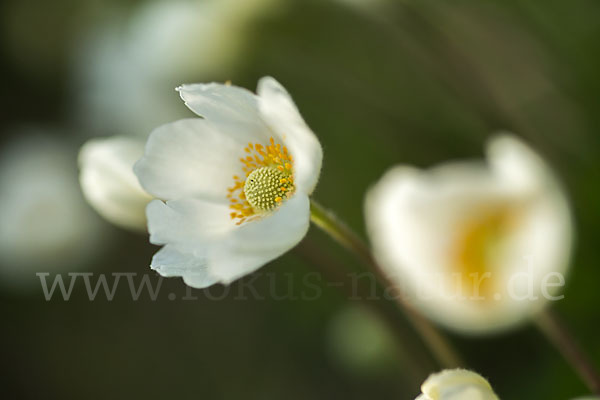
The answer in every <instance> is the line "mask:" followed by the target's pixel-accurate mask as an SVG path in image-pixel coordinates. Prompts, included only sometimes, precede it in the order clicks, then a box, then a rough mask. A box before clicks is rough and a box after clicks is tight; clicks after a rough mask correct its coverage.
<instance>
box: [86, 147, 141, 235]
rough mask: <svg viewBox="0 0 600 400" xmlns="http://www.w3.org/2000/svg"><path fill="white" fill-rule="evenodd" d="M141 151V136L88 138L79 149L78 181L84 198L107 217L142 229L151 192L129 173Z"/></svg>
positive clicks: (109, 219)
mask: <svg viewBox="0 0 600 400" xmlns="http://www.w3.org/2000/svg"><path fill="white" fill-rule="evenodd" d="M143 154H144V142H143V141H142V140H141V139H134V138H129V137H123V136H114V137H110V138H102V139H92V140H90V141H88V142H87V143H86V144H85V145H84V146H83V147H82V148H81V150H80V152H79V169H80V174H79V181H80V183H81V188H82V190H83V194H84V195H85V198H86V199H87V201H88V202H89V203H90V204H91V205H92V206H93V207H94V209H96V211H98V213H99V214H100V215H102V216H103V217H104V218H106V219H107V220H108V221H110V222H112V223H113V224H115V225H118V226H121V227H123V228H127V229H132V230H143V231H146V211H145V210H146V205H147V204H148V203H149V202H150V200H152V196H150V195H149V194H148V193H146V192H145V191H144V190H143V189H142V187H141V186H140V184H139V182H138V179H137V177H136V176H135V175H134V173H133V164H135V162H136V161H137V160H139V159H140V158H141V157H142V155H143Z"/></svg>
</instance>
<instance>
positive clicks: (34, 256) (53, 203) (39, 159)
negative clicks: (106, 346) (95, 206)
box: [0, 132, 103, 289]
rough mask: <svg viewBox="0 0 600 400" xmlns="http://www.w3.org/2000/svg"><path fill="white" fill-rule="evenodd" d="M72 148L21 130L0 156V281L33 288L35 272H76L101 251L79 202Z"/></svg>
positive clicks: (94, 225)
mask: <svg viewBox="0 0 600 400" xmlns="http://www.w3.org/2000/svg"><path fill="white" fill-rule="evenodd" d="M75 166H76V152H75V149H74V148H71V147H70V146H67V145H65V144H64V143H62V142H60V141H57V140H54V139H52V138H51V137H50V136H48V135H44V136H43V135H41V134H38V133H34V134H31V135H30V134H29V133H28V132H24V133H22V134H21V135H20V137H19V139H18V140H16V141H14V142H11V143H9V144H8V146H6V147H4V149H3V151H2V153H1V154H0V212H1V214H2V215H1V216H0V221H1V222H0V275H1V276H2V279H0V281H1V282H2V283H3V285H4V286H6V287H7V288H9V289H10V288H20V287H25V286H29V287H34V285H36V284H39V279H38V278H37V277H36V275H35V273H36V272H57V271H72V270H73V269H81V268H82V267H84V266H85V265H87V262H88V261H89V260H91V259H92V258H93V257H95V256H96V255H97V253H98V249H100V248H102V240H101V239H102V237H101V234H102V226H103V225H102V224H101V220H100V219H99V218H98V217H97V216H96V215H95V213H94V212H93V211H92V210H91V209H90V208H89V207H88V206H87V204H86V203H85V201H84V199H83V196H82V195H81V192H80V191H79V185H78V183H77V174H76V168H75Z"/></svg>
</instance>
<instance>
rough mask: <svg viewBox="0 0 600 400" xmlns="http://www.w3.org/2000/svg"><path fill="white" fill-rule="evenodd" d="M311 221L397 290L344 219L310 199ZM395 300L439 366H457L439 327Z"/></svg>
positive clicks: (456, 361) (381, 281) (458, 362)
mask: <svg viewBox="0 0 600 400" xmlns="http://www.w3.org/2000/svg"><path fill="white" fill-rule="evenodd" d="M310 215H311V221H312V222H313V223H314V224H315V225H317V226H318V227H319V228H321V229H322V230H323V231H325V232H326V233H327V234H329V235H330V236H331V237H332V238H333V239H334V240H336V241H337V242H338V243H339V244H341V245H342V246H343V247H345V248H346V249H347V250H349V251H350V252H352V253H354V254H355V255H356V256H357V257H358V258H360V259H361V261H362V262H364V263H365V264H366V265H367V266H368V267H369V268H370V269H371V270H372V272H373V273H374V274H375V276H376V277H377V279H378V280H379V282H380V283H381V285H383V287H385V288H393V289H394V290H396V291H398V290H399V287H398V285H396V284H395V283H394V282H393V281H391V280H390V279H389V278H388V277H387V275H386V274H385V273H384V272H383V270H382V269H381V268H380V266H379V264H378V263H377V262H376V261H375V259H374V258H373V256H372V254H371V251H370V249H369V247H368V246H367V244H366V243H365V242H364V241H363V240H361V239H360V237H359V236H358V235H357V234H356V233H355V232H354V231H353V230H352V229H350V228H349V227H348V226H347V225H346V224H345V223H343V222H342V221H340V220H339V219H338V218H337V217H336V216H335V215H334V214H333V213H332V212H330V211H328V210H326V209H325V208H324V207H323V206H321V205H320V204H319V203H317V202H315V201H314V200H311V203H310ZM398 304H399V305H400V306H401V307H402V308H403V309H404V311H405V313H406V315H407V317H408V318H409V320H410V322H411V323H412V324H413V326H414V328H415V329H416V330H417V332H418V333H419V334H420V335H421V337H422V338H423V340H424V341H425V344H426V345H427V347H428V348H429V350H430V351H431V353H432V354H433V355H434V357H435V358H436V360H437V361H438V363H439V364H440V366H441V367H444V368H456V367H458V366H461V365H463V362H462V361H461V359H460V357H459V356H458V353H457V352H456V351H455V350H454V349H453V347H452V346H451V344H450V343H449V342H448V340H447V339H446V338H445V337H444V335H443V334H442V333H441V332H440V331H438V330H437V329H436V328H435V326H433V325H432V324H431V323H430V322H429V321H428V320H427V319H425V318H424V317H423V316H422V315H421V314H419V313H418V312H417V311H416V310H415V309H414V308H412V307H411V306H410V305H408V304H407V303H406V302H404V301H402V299H401V297H398Z"/></svg>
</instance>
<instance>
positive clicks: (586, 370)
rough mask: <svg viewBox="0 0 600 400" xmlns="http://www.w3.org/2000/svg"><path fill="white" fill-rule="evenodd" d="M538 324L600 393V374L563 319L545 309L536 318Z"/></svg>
mask: <svg viewBox="0 0 600 400" xmlns="http://www.w3.org/2000/svg"><path fill="white" fill-rule="evenodd" d="M536 322H537V326H538V328H540V330H541V331H542V333H543V334H544V335H545V336H546V337H547V338H548V340H549V341H550V342H551V343H552V344H553V345H554V347H556V349H557V350H558V351H559V352H560V353H561V354H562V356H563V357H564V358H565V360H566V361H567V362H568V363H569V364H570V365H571V367H573V369H574V370H575V371H577V373H578V374H579V376H580V377H581V379H582V380H583V382H585V384H586V385H587V387H588V388H589V389H590V390H591V391H592V393H594V394H600V374H599V373H598V370H597V369H596V368H595V367H594V365H593V364H592V363H591V361H590V360H589V359H588V357H587V355H586V354H585V353H584V352H583V351H582V350H581V348H580V347H579V345H578V344H577V342H576V341H575V339H574V338H573V335H572V334H571V332H570V331H569V329H568V328H567V326H566V325H565V324H564V323H563V322H562V321H561V319H560V318H559V317H558V315H556V313H554V312H553V311H551V310H549V309H548V310H545V311H544V312H542V313H541V314H540V315H539V316H538V318H537V319H536Z"/></svg>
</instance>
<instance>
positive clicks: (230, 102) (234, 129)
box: [177, 83, 270, 144]
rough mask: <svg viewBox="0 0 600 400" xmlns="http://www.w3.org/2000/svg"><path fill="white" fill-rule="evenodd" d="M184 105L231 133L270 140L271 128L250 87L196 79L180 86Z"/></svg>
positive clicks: (247, 139) (245, 138) (250, 139)
mask: <svg viewBox="0 0 600 400" xmlns="http://www.w3.org/2000/svg"><path fill="white" fill-rule="evenodd" d="M177 91H178V92H179V95H180V96H181V98H182V100H183V101H184V102H185V105H186V106H187V107H188V108H189V109H190V110H192V111H193V112H195V113H196V114H198V115H199V116H201V117H203V118H205V119H206V120H207V121H210V122H211V123H213V124H216V125H218V126H219V130H220V131H221V132H222V133H224V134H227V135H229V136H231V137H234V138H236V139H237V140H240V141H241V142H242V143H244V144H247V143H248V142H255V141H256V142H258V143H268V140H269V137H270V132H269V129H268V128H267V126H266V125H265V124H264V122H263V121H262V119H261V118H260V114H259V111H258V101H257V98H256V95H254V93H252V92H250V91H249V90H247V89H244V88H241V87H237V86H231V85H223V84H219V83H206V84H204V83H196V84H189V85H182V86H180V87H178V88H177Z"/></svg>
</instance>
